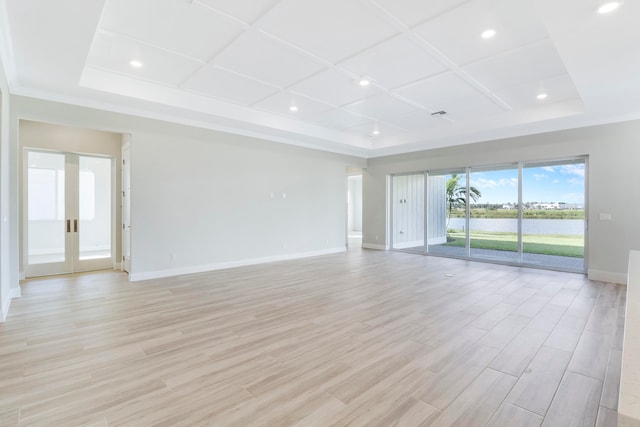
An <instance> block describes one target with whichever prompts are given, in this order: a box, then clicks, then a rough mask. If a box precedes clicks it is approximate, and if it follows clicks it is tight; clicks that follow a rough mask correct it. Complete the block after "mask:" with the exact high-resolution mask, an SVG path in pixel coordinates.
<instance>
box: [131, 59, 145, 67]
mask: <svg viewBox="0 0 640 427" xmlns="http://www.w3.org/2000/svg"><path fill="white" fill-rule="evenodd" d="M129 65H131V66H132V67H133V68H142V66H143V65H144V64H143V63H142V61H138V60H137V59H132V60H131V61H129Z"/></svg>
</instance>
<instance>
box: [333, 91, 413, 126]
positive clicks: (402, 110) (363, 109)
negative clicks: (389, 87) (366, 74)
mask: <svg viewBox="0 0 640 427" xmlns="http://www.w3.org/2000/svg"><path fill="white" fill-rule="evenodd" d="M344 108H345V109H346V110H348V111H352V112H354V113H356V114H362V115H365V116H368V117H371V118H372V119H376V120H383V119H386V120H389V121H392V120H393V119H395V118H398V117H404V116H409V115H411V114H415V113H417V112H419V111H421V110H420V109H418V108H415V107H413V106H411V105H409V104H407V103H405V102H402V101H400V100H398V99H396V98H394V97H393V96H391V95H387V94H386V93H383V94H380V95H377V96H374V97H372V98H367V99H364V100H362V101H358V102H354V103H353V104H349V105H347V106H345V107H344Z"/></svg>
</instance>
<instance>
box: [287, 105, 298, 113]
mask: <svg viewBox="0 0 640 427" xmlns="http://www.w3.org/2000/svg"><path fill="white" fill-rule="evenodd" d="M289 111H291V112H292V113H295V112H296V111H298V107H297V106H295V105H292V106H291V107H289Z"/></svg>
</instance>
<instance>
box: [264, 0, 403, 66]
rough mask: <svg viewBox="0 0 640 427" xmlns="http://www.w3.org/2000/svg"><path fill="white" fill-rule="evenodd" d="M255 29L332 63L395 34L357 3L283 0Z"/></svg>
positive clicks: (383, 22) (369, 10) (390, 28)
mask: <svg viewBox="0 0 640 427" xmlns="http://www.w3.org/2000/svg"><path fill="white" fill-rule="evenodd" d="M257 25H258V27H259V28H262V29H263V30H265V31H267V32H269V33H271V34H273V35H275V36H277V37H279V38H281V39H283V40H286V41H287V42H289V43H293V44H295V45H297V46H299V47H301V48H303V49H305V50H307V51H309V52H311V53H312V54H314V55H317V56H319V57H321V58H323V59H326V60H329V61H332V62H336V61H339V60H341V59H344V58H346V57H348V56H351V55H353V54H355V53H357V52H360V51H361V50H363V49H366V48H368V47H370V46H372V45H374V44H376V43H378V42H381V41H383V40H384V39H386V38H389V37H391V36H393V35H394V34H396V33H397V31H396V30H395V29H394V28H393V27H392V26H391V25H390V24H388V23H387V22H386V21H384V20H382V19H381V18H380V17H379V16H378V15H376V14H375V13H374V12H373V11H372V10H371V8H365V7H364V6H363V4H362V3H360V2H358V1H345V0H323V1H317V0H283V1H282V2H281V3H279V4H278V5H277V6H276V7H274V8H273V9H272V10H271V11H270V12H269V13H268V14H267V15H266V16H265V17H264V18H262V19H261V20H260V21H259V22H258V24H257Z"/></svg>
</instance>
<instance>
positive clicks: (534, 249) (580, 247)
mask: <svg viewBox="0 0 640 427" xmlns="http://www.w3.org/2000/svg"><path fill="white" fill-rule="evenodd" d="M448 236H449V238H450V239H451V238H453V240H452V241H450V242H447V243H445V244H444V245H446V246H457V247H464V243H465V242H464V240H465V234H464V232H463V231H461V230H456V231H452V232H449V233H448ZM470 238H471V247H472V248H473V249H494V250H498V251H512V252H517V250H518V243H517V240H518V236H517V234H516V233H499V232H484V231H475V230H471V232H470ZM522 240H523V251H524V252H525V253H529V254H544V255H558V256H570V257H576V258H583V257H584V238H583V237H582V236H570V235H550V234H546V235H541V234H524V235H523V236H522Z"/></svg>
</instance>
